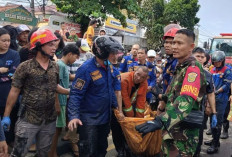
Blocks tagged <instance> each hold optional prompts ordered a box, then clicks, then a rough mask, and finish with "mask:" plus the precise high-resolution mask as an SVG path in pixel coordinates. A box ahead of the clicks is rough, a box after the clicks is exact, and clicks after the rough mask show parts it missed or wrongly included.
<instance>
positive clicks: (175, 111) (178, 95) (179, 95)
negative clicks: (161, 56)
mask: <svg viewBox="0 0 232 157" xmlns="http://www.w3.org/2000/svg"><path fill="white" fill-rule="evenodd" d="M205 86H206V81H205V75H204V71H203V68H202V66H201V64H199V63H198V62H196V60H195V58H193V57H189V58H188V59H187V60H185V61H184V62H183V63H181V64H180V63H179V64H178V65H177V67H176V71H175V73H174V76H173V79H172V82H171V84H170V85H169V87H168V89H167V91H166V95H167V96H168V102H167V104H166V112H165V113H163V115H161V116H160V117H161V120H162V122H163V124H164V127H163V128H162V129H163V130H164V131H165V130H166V132H164V136H163V146H162V149H163V153H164V154H165V155H164V156H175V157H176V156H178V155H181V156H193V154H194V153H195V150H196V147H197V144H198V136H199V129H197V128H195V129H187V128H183V127H182V126H180V125H179V124H180V122H181V121H182V120H183V119H184V118H185V117H186V116H187V115H188V114H189V113H190V112H191V110H199V108H200V102H201V100H202V98H203V94H204V93H205Z"/></svg>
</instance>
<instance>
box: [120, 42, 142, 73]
mask: <svg viewBox="0 0 232 157" xmlns="http://www.w3.org/2000/svg"><path fill="white" fill-rule="evenodd" d="M139 48H140V46H139V45H138V44H134V45H133V46H132V48H131V52H130V53H131V54H130V56H124V57H123V59H122V61H121V64H120V66H119V71H120V72H121V73H124V72H128V66H129V65H130V64H131V63H133V62H136V61H137V53H138V50H139Z"/></svg>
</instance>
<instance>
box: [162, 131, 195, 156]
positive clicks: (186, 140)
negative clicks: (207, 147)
mask: <svg viewBox="0 0 232 157" xmlns="http://www.w3.org/2000/svg"><path fill="white" fill-rule="evenodd" d="M172 136H173V139H166V140H163V143H162V153H163V156H164V157H192V156H193V155H194V153H195V151H196V148H197V144H198V139H199V129H191V130H190V129H185V130H181V131H179V132H178V133H176V134H175V133H173V134H172Z"/></svg>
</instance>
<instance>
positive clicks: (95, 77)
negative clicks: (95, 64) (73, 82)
mask: <svg viewBox="0 0 232 157" xmlns="http://www.w3.org/2000/svg"><path fill="white" fill-rule="evenodd" d="M91 77H92V79H93V81H96V80H98V79H100V78H102V74H101V73H100V71H99V70H96V71H94V72H92V73H91Z"/></svg>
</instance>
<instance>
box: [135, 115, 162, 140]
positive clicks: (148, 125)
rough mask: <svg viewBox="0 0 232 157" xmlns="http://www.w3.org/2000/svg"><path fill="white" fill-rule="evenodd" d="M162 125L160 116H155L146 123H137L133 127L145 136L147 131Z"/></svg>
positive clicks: (154, 129) (157, 128)
mask: <svg viewBox="0 0 232 157" xmlns="http://www.w3.org/2000/svg"><path fill="white" fill-rule="evenodd" d="M162 126H163V124H162V121H161V118H160V117H159V116H157V117H156V118H155V120H153V121H147V122H146V123H143V124H140V125H137V126H136V127H135V129H136V130H137V131H138V132H139V133H142V136H145V135H146V134H147V133H149V132H153V131H156V130H159V129H161V128H162Z"/></svg>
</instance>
